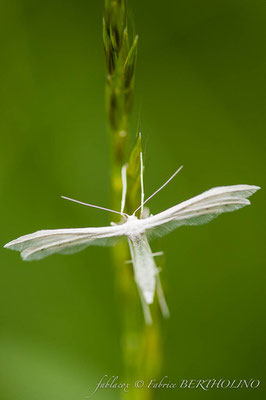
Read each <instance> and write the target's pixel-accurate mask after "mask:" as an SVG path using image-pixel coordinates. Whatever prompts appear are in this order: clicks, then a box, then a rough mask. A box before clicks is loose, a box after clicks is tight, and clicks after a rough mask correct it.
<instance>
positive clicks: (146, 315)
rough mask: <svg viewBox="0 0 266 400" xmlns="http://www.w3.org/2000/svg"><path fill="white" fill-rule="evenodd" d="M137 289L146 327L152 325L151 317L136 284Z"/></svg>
mask: <svg viewBox="0 0 266 400" xmlns="http://www.w3.org/2000/svg"><path fill="white" fill-rule="evenodd" d="M137 288H138V291H139V295H140V299H141V305H142V309H143V314H144V319H145V322H146V324H147V325H151V324H152V317H151V312H150V307H149V305H148V304H147V303H146V301H145V299H144V297H143V294H142V292H141V289H140V287H139V285H138V284H137Z"/></svg>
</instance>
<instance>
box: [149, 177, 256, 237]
mask: <svg viewBox="0 0 266 400" xmlns="http://www.w3.org/2000/svg"><path fill="white" fill-rule="evenodd" d="M258 189H260V187H258V186H250V185H234V186H221V187H216V188H213V189H210V190H207V191H206V192H204V193H202V194H200V195H198V196H195V197H193V198H191V199H189V200H187V201H184V202H183V203H180V204H178V205H176V206H174V207H171V208H169V209H168V210H165V211H163V212H161V213H159V214H156V215H154V216H151V217H148V218H146V219H143V220H142V224H143V228H144V229H145V230H146V232H147V235H149V236H154V235H155V236H163V235H165V234H166V233H168V232H170V231H172V230H173V229H175V228H178V227H179V226H182V225H201V224H205V223H207V222H209V221H211V220H212V219H214V218H216V217H218V215H220V214H222V213H224V212H231V211H235V210H238V209H239V208H242V207H245V206H246V205H249V204H250V201H249V200H248V197H250V196H251V195H252V194H253V193H255V192H256V191H257V190H258Z"/></svg>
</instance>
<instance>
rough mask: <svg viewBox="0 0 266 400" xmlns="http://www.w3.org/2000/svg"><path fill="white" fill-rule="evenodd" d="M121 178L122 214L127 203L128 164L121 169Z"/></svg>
mask: <svg viewBox="0 0 266 400" xmlns="http://www.w3.org/2000/svg"><path fill="white" fill-rule="evenodd" d="M121 179H122V199H121V214H123V211H124V208H125V204H126V195H127V164H125V165H123V167H122V169H121Z"/></svg>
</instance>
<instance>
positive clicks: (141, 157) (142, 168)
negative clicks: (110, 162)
mask: <svg viewBox="0 0 266 400" xmlns="http://www.w3.org/2000/svg"><path fill="white" fill-rule="evenodd" d="M139 135H140V137H141V132H140V133H139ZM143 171H144V165H143V156H142V151H141V152H140V187H141V201H140V210H141V215H142V214H143V206H144V181H143Z"/></svg>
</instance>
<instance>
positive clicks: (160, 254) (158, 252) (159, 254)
mask: <svg viewBox="0 0 266 400" xmlns="http://www.w3.org/2000/svg"><path fill="white" fill-rule="evenodd" d="M152 255H153V257H157V256H163V255H164V252H163V251H157V252H156V253H152Z"/></svg>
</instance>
